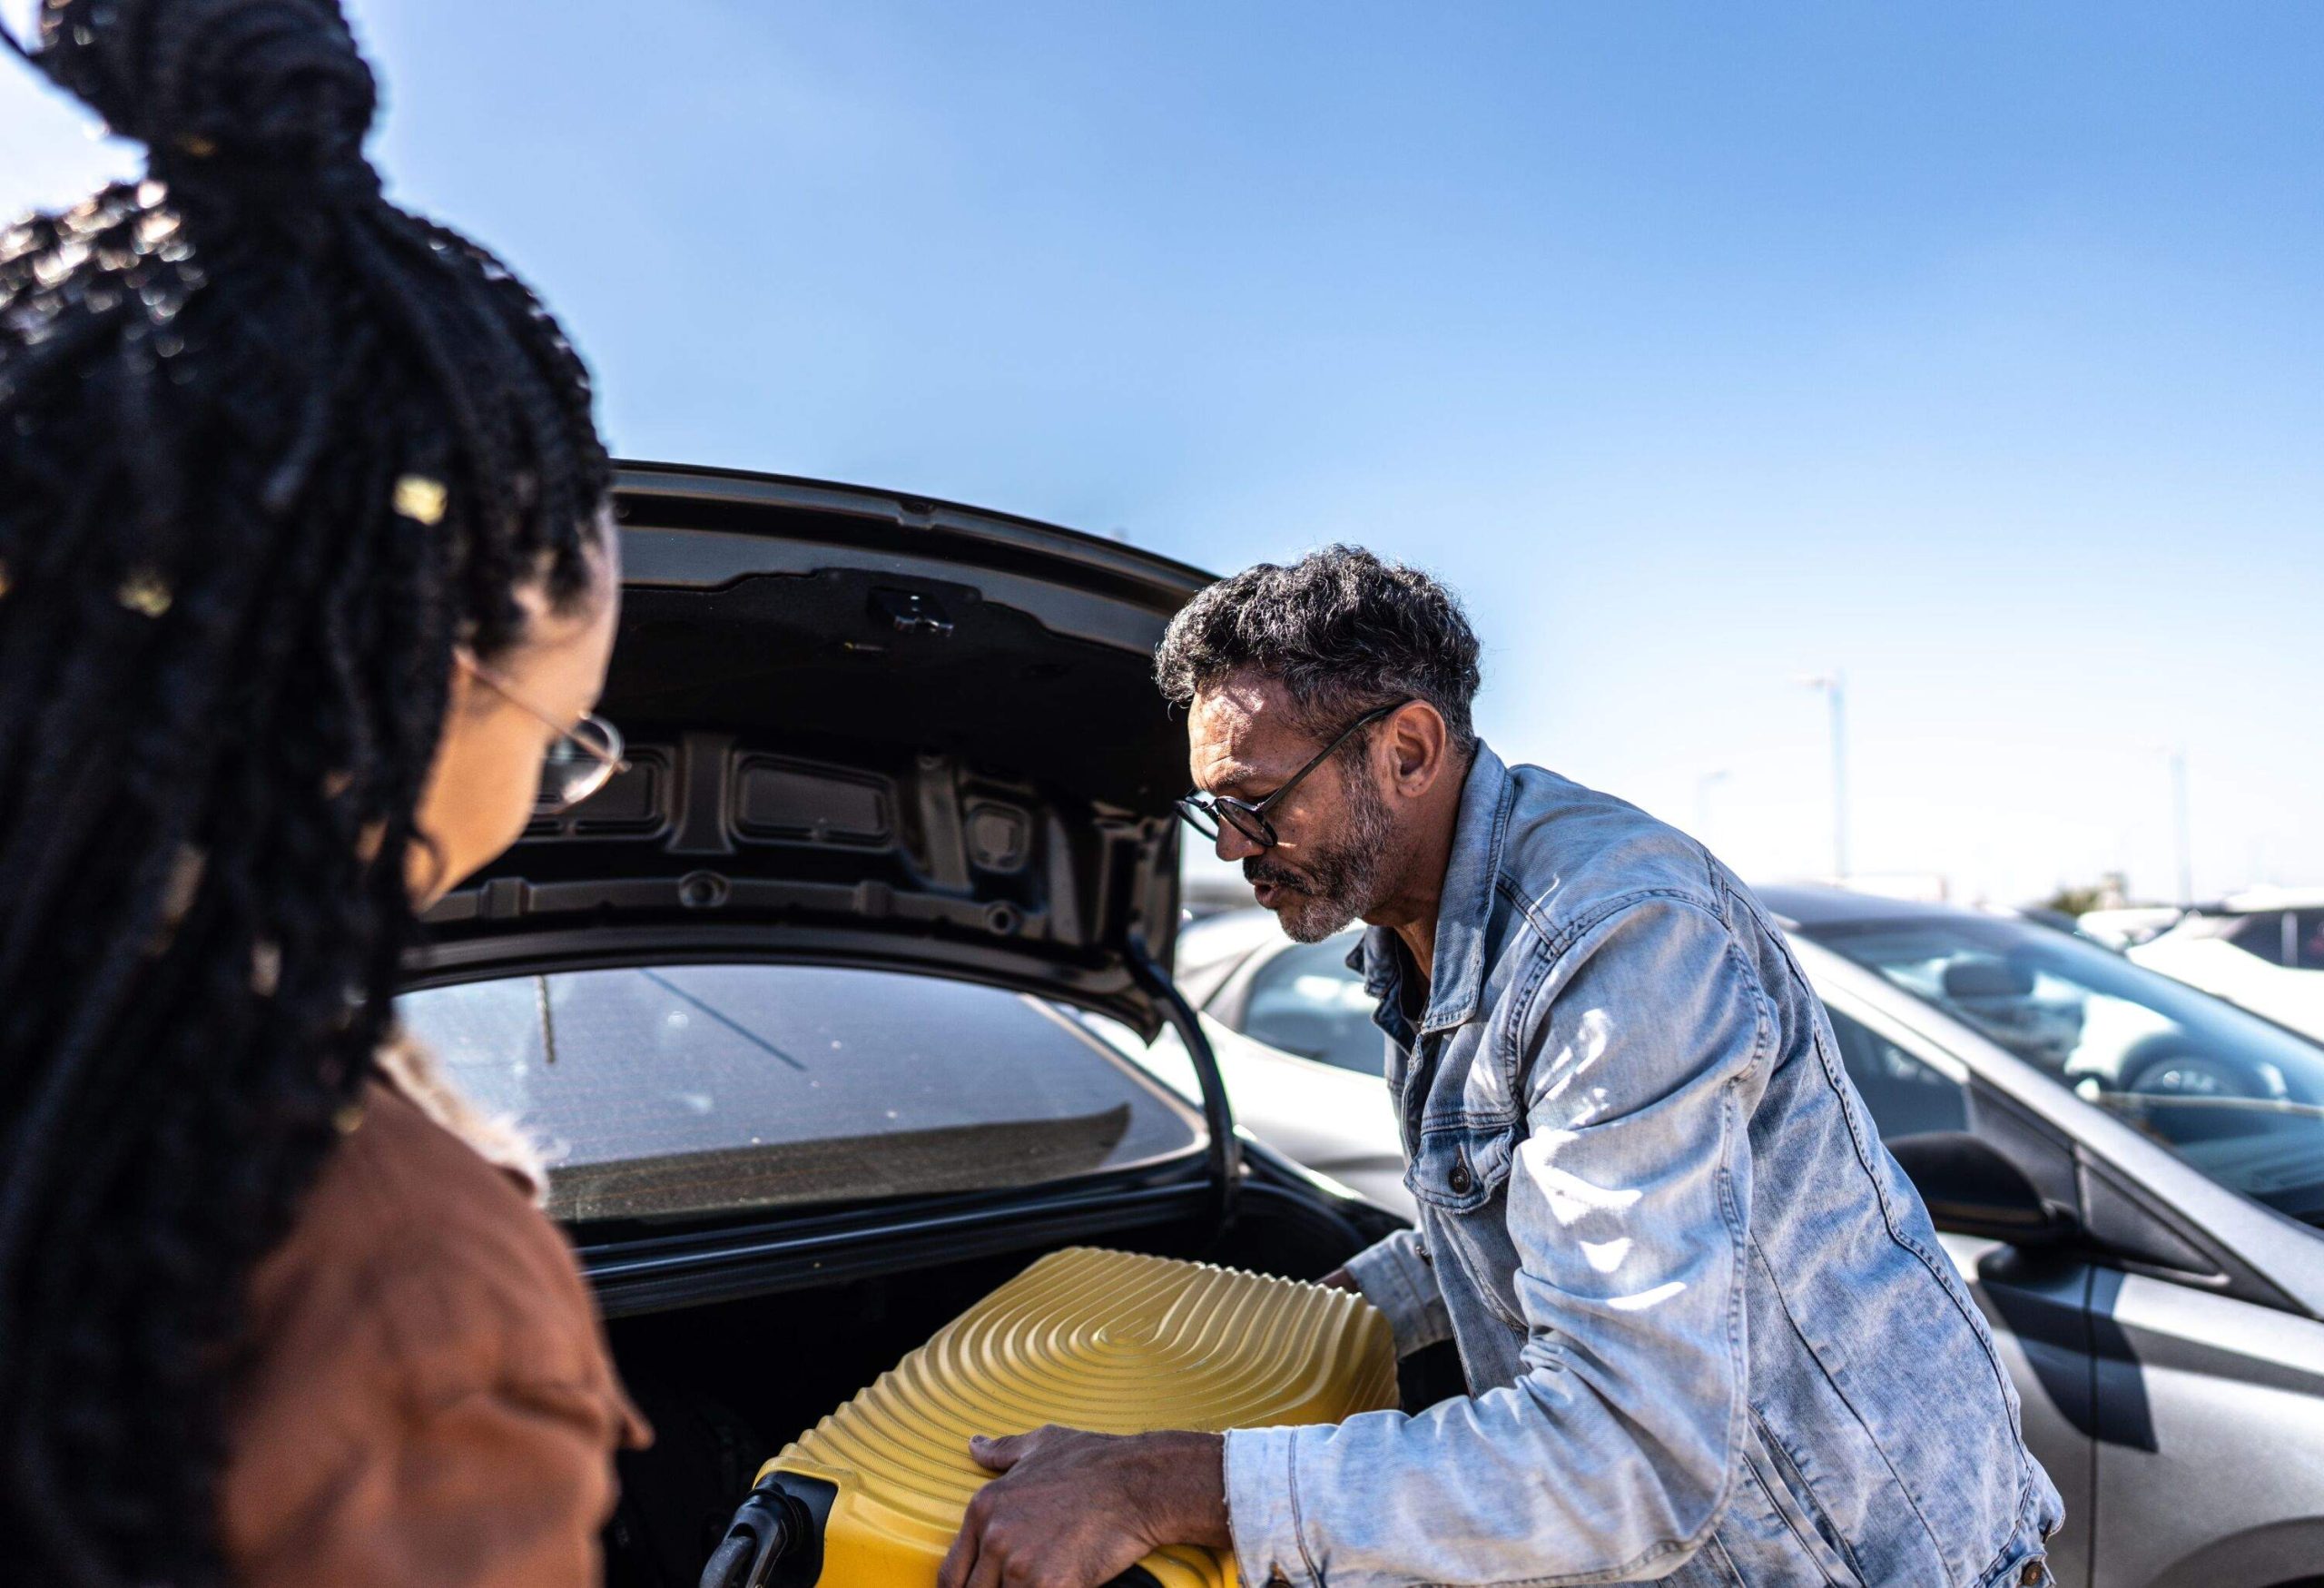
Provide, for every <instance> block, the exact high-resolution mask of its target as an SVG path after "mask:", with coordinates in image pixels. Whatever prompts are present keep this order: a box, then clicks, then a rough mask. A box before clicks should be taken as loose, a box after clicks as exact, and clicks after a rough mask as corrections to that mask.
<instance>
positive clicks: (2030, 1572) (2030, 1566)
mask: <svg viewBox="0 0 2324 1588" xmlns="http://www.w3.org/2000/svg"><path fill="white" fill-rule="evenodd" d="M2017 1580H2018V1581H2019V1582H2020V1583H2024V1584H2025V1588H2036V1584H2038V1583H2040V1582H2041V1581H2042V1563H2041V1562H2040V1561H2038V1560H2034V1561H2028V1562H2026V1563H2025V1569H2024V1571H2022V1572H2020V1573H2017Z"/></svg>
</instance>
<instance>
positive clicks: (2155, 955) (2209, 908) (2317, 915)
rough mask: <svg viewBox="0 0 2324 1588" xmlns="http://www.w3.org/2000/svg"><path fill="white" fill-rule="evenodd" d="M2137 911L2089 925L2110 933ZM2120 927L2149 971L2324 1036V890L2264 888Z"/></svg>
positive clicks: (2129, 946) (2129, 949) (2129, 948)
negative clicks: (2144, 925)
mask: <svg viewBox="0 0 2324 1588" xmlns="http://www.w3.org/2000/svg"><path fill="white" fill-rule="evenodd" d="M2131 914H2132V912H2127V911H2117V912H2106V915H2107V919H2104V920H2101V921H2096V922H2093V921H2092V919H2091V918H2090V917H2088V916H2085V917H2083V922H2084V923H2085V927H2086V928H2088V929H2093V930H2099V931H2105V930H2108V929H2111V928H2113V927H2115V926H2116V925H2117V924H2118V922H2117V920H2116V919H2115V918H2117V917H2122V916H2128V915H2131ZM2121 924H2122V926H2123V927H2124V928H2125V929H2126V939H2127V941H2126V942H2124V945H2123V952H2125V953H2127V954H2128V955H2130V957H2131V958H2132V959H2133V960H2135V961H2136V962H2139V963H2140V964H2142V965H2144V966H2146V967H2147V968H2148V969H2149V970H2152V971H2160V972H2162V973H2163V974H2164V975H2166V976H2171V977H2174V978H2176V979H2177V980H2179V981H2184V982H2186V983H2187V984H2188V985H2190V986H2192V987H2200V988H2201V989H2202V990H2203V991H2206V992H2211V993H2215V994H2217V995H2218V996H2219V997H2221V998H2224V999H2227V1000H2229V1001H2231V1002H2235V1003H2240V1004H2241V1005H2242V1006H2243V1007H2244V1008H2246V1009H2248V1010H2250V1011H2252V1012H2253V1013H2254V1014H2263V1015H2265V1016H2267V1017H2268V1018H2269V1019H2270V1020H2272V1021H2281V1022H2282V1023H2283V1024H2285V1025H2288V1026H2290V1027H2292V1028H2294V1029H2295V1030H2298V1031H2303V1032H2305V1033H2307V1034H2308V1035H2309V1036H2311V1037H2315V1038H2318V1039H2319V1040H2324V892H2317V891H2308V892H2298V893H2296V892H2292V891H2290V890H2288V889H2281V888H2259V889H2253V890H2251V891H2250V892H2248V893H2237V894H2234V895H2231V896H2230V897H2229V898H2227V899H2225V900H2223V901H2221V902H2219V903H2216V904H2202V905H2198V906H2195V907H2194V908H2191V909H2189V910H2184V911H2181V912H2178V913H2177V915H2176V916H2175V918H2174V919H2172V920H2171V921H2170V922H2167V923H2162V924H2161V925H2160V926H2159V928H2157V929H2152V930H2148V931H2143V932H2142V931H2139V930H2137V927H2138V923H2137V922H2134V921H2132V922H2122V923H2121Z"/></svg>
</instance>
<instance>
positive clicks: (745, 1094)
mask: <svg viewBox="0 0 2324 1588" xmlns="http://www.w3.org/2000/svg"><path fill="white" fill-rule="evenodd" d="M399 1009H400V1011H401V1013H402V1015H403V1020H404V1024H405V1026H406V1028H407V1030H409V1032H410V1033H411V1034H412V1035H413V1036H414V1037H416V1038H418V1039H419V1041H422V1042H424V1043H426V1044H427V1045H428V1047H429V1048H431V1049H432V1050H434V1051H435V1053H436V1055H437V1058H438V1061H439V1062H440V1063H442V1064H443V1065H444V1067H445V1068H446V1070H448V1073H449V1075H450V1077H451V1079H452V1080H453V1081H454V1082H455V1083H456V1084H457V1085H458V1087H459V1088H460V1090H462V1091H464V1092H465V1093H467V1095H468V1097H469V1098H471V1099H473V1100H475V1101H477V1102H478V1103H479V1104H481V1105H483V1106H484V1107H485V1108H487V1109H488V1110H495V1111H497V1112H500V1113H503V1114H507V1115H511V1116H513V1117H514V1118H515V1119H517V1122H518V1123H519V1124H521V1125H522V1126H523V1127H524V1128H526V1129H527V1130H528V1131H529V1132H530V1133H531V1134H532V1135H533V1137H534V1139H536V1141H537V1142H538V1143H539V1145H540V1146H541V1148H542V1149H543V1150H544V1151H545V1153H546V1154H547V1158H548V1160H549V1164H550V1182H549V1183H550V1191H549V1210H550V1211H551V1212H552V1213H553V1214H555V1215H556V1216H557V1217H558V1218H565V1219H568V1220H574V1221H585V1220H591V1219H606V1218H678V1217H686V1216H694V1215H703V1214H712V1213H724V1212H731V1211H735V1210H740V1209H746V1208H781V1207H793V1206H798V1205H801V1204H806V1203H815V1202H832V1201H854V1200H860V1199H862V1198H878V1197H906V1196H925V1195H931V1194H935V1193H941V1192H960V1191H990V1190H1004V1189H1016V1188H1020V1187H1026V1186H1032V1185H1038V1184H1040V1183H1043V1182H1046V1181H1050V1180H1059V1179H1069V1178H1072V1177H1075V1176H1079V1175H1087V1174H1092V1173H1096V1172H1098V1171H1100V1170H1108V1169H1127V1168H1132V1167H1135V1166H1137V1165H1140V1164H1146V1163H1151V1162H1155V1161H1157V1160H1159V1159H1167V1158H1171V1157H1175V1156H1177V1155H1180V1154H1184V1153H1187V1152H1189V1151H1192V1150H1195V1149H1198V1148H1200V1147H1201V1145H1202V1144H1203V1136H1202V1124H1201V1120H1200V1117H1199V1116H1198V1115H1196V1114H1195V1113H1194V1112H1193V1111H1192V1110H1190V1109H1188V1108H1187V1106H1186V1105H1185V1104H1184V1103H1182V1102H1181V1101H1179V1100H1177V1099H1176V1098H1174V1097H1172V1096H1171V1095H1170V1094H1169V1093H1168V1092H1167V1091H1166V1090H1163V1089H1162V1088H1161V1087H1160V1086H1159V1085H1157V1083H1155V1082H1154V1081H1153V1080H1149V1079H1147V1077H1146V1076H1144V1075H1143V1074H1141V1073H1140V1072H1139V1071H1138V1070H1137V1069H1136V1068H1135V1067H1133V1066H1132V1065H1130V1064H1129V1063H1128V1062H1127V1061H1125V1060H1124V1059H1123V1058H1122V1057H1121V1056H1120V1055H1118V1054H1117V1053H1116V1052H1115V1051H1114V1050H1112V1049H1111V1048H1109V1047H1108V1045H1107V1044H1106V1043H1104V1042H1102V1041H1098V1040H1096V1039H1095V1038H1093V1037H1092V1036H1091V1035H1090V1034H1089V1033H1088V1031H1084V1030H1083V1029H1082V1028H1081V1027H1080V1026H1079V1025H1078V1023H1076V1022H1075V1021H1071V1020H1068V1018H1066V1017H1065V1016H1064V1015H1062V1014H1060V1013H1059V1011H1057V1010H1055V1009H1053V1008H1051V1007H1050V1006H1049V1005H1048V1004H1045V1003H1042V1002H1040V1001H1038V1000H1035V999H1030V998H1024V997H1020V996H1019V995H1017V994H1015V993H1010V992H1003V991H997V990H995V989H993V988H990V987H980V986H975V985H971V984H970V983H966V982H959V981H941V980H938V979H936V978H932V977H925V976H911V975H901V974H895V973H891V972H879V971H848V970H829V969H822V968H818V967H812V966H801V965H683V966H681V965H666V966H644V967H638V968H635V969H626V970H615V971H577V972H566V973H562V974H556V975H546V976H527V977H521V978H515V979H511V980H506V981H478V982H469V983H467V984H465V985H460V986H453V987H438V988H430V989H428V990H426V991H419V992H412V993H408V994H406V995H405V996H404V997H403V998H402V999H401V1000H399Z"/></svg>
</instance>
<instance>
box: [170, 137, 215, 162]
mask: <svg viewBox="0 0 2324 1588" xmlns="http://www.w3.org/2000/svg"><path fill="white" fill-rule="evenodd" d="M178 147H179V148H180V149H182V150H183V151H185V153H188V154H191V155H192V156H193V157H194V158H195V159H196V160H207V159H209V158H210V157H211V156H212V154H215V153H218V145H217V144H215V143H212V142H211V141H210V140H209V139H207V138H205V137H203V136H202V134H201V133H184V134H183V135H182V136H181V137H180V138H179V139H178Z"/></svg>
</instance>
